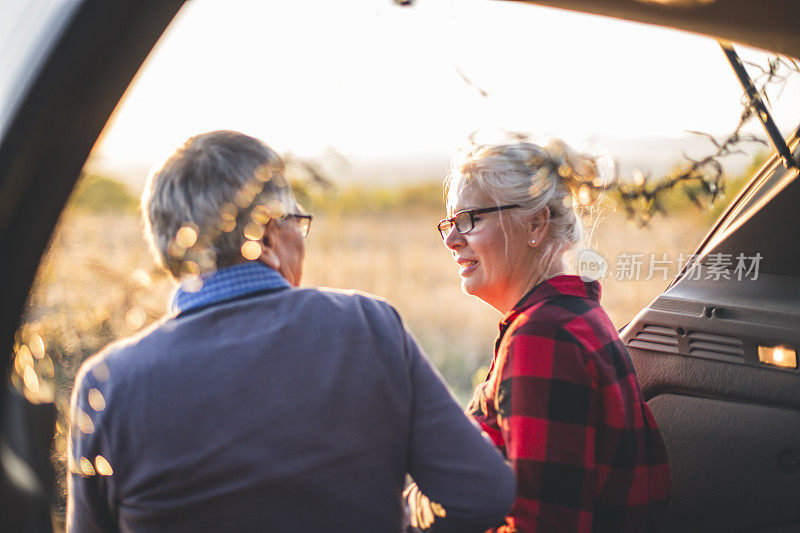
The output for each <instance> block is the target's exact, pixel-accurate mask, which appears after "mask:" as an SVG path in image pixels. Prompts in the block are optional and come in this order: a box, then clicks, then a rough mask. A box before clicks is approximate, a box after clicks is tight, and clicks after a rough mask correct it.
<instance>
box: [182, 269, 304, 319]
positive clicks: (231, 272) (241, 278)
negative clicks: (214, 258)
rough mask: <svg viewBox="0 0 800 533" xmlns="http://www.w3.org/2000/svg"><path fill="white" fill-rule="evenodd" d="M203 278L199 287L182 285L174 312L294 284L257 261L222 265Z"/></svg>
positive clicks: (195, 308)
mask: <svg viewBox="0 0 800 533" xmlns="http://www.w3.org/2000/svg"><path fill="white" fill-rule="evenodd" d="M201 279H202V282H203V283H202V285H201V287H200V289H199V290H197V291H189V290H187V287H185V286H183V285H181V286H179V287H178V289H177V290H176V291H175V295H174V296H173V297H172V304H171V305H170V310H171V311H172V312H173V313H174V314H182V313H186V312H189V311H195V310H200V309H202V308H206V307H209V306H211V305H215V304H218V303H222V302H227V301H230V300H235V299H237V298H241V297H244V296H249V295H251V294H257V293H263V292H270V291H274V290H281V289H285V288H288V287H289V286H290V285H289V282H288V281H286V279H285V278H284V277H283V276H281V275H280V274H279V273H278V272H276V271H275V270H273V269H272V268H270V267H268V266H266V265H265V264H263V263H259V262H257V261H251V262H249V263H242V264H239V265H234V266H230V267H226V268H221V269H219V270H217V271H216V272H214V273H213V274H211V275H209V276H203V277H202V278H201Z"/></svg>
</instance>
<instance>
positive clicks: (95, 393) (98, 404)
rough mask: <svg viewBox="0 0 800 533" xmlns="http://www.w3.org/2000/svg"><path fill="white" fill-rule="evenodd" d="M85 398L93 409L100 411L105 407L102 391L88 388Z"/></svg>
mask: <svg viewBox="0 0 800 533" xmlns="http://www.w3.org/2000/svg"><path fill="white" fill-rule="evenodd" d="M87 399H88V400H89V405H91V406H92V409H94V410H95V411H102V410H103V409H105V408H106V399H105V398H103V393H102V392H100V391H99V390H97V389H89V394H88V395H87Z"/></svg>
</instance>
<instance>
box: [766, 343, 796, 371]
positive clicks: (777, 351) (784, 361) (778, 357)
mask: <svg viewBox="0 0 800 533" xmlns="http://www.w3.org/2000/svg"><path fill="white" fill-rule="evenodd" d="M758 360H759V361H761V362H762V363H767V364H768V365H775V366H780V367H783V368H796V367H797V352H796V351H795V350H794V348H787V347H786V346H761V345H759V346H758Z"/></svg>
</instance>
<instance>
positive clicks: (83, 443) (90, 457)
mask: <svg viewBox="0 0 800 533" xmlns="http://www.w3.org/2000/svg"><path fill="white" fill-rule="evenodd" d="M88 367H89V366H88V364H84V367H83V369H82V371H81V372H79V373H78V376H77V377H76V378H75V387H74V389H73V392H72V400H71V408H70V437H69V455H68V466H67V531H68V532H70V533H73V532H74V533H78V532H80V533H83V532H98V533H100V532H114V531H118V528H117V523H116V520H115V519H114V517H113V516H112V515H111V512H110V510H109V507H108V501H109V500H108V494H107V491H108V484H109V481H110V475H109V474H111V475H113V473H111V470H112V469H113V467H111V466H110V463H109V461H110V460H111V458H109V457H106V455H107V452H104V451H103V450H102V449H101V445H100V443H101V428H100V422H99V418H100V417H99V412H98V411H97V410H96V409H95V408H99V407H100V402H99V400H97V395H98V394H100V395H101V397H102V392H101V391H102V386H101V385H100V384H98V383H95V382H94V380H93V378H92V376H91V374H90V373H88V372H87V369H88ZM90 391H94V392H90ZM90 393H91V394H92V395H93V396H94V398H95V400H94V402H93V403H94V406H93V405H92V402H90V401H89V394H90ZM104 403H105V400H103V404H104ZM98 457H99V459H98Z"/></svg>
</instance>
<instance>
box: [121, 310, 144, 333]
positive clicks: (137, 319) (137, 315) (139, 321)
mask: <svg viewBox="0 0 800 533" xmlns="http://www.w3.org/2000/svg"><path fill="white" fill-rule="evenodd" d="M146 321H147V313H145V312H144V309H142V308H141V307H138V306H137V307H133V308H131V309H129V310H128V312H127V313H125V323H126V324H127V325H128V327H129V328H131V329H139V328H140V327H142V326H143V325H144V323H145V322H146Z"/></svg>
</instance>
